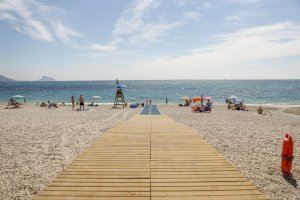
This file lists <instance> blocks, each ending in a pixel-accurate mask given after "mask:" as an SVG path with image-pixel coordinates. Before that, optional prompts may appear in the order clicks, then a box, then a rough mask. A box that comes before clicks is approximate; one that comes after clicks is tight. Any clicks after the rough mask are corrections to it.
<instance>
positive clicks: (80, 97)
mask: <svg viewBox="0 0 300 200" xmlns="http://www.w3.org/2000/svg"><path fill="white" fill-rule="evenodd" d="M81 106H82V108H83V110H84V99H83V96H82V95H80V96H79V110H81Z"/></svg>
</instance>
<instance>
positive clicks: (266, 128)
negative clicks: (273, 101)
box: [0, 104, 300, 199]
mask: <svg viewBox="0 0 300 200" xmlns="http://www.w3.org/2000/svg"><path fill="white" fill-rule="evenodd" d="M1 107H2V108H4V107H5V105H4V104H3V105H1ZM111 107H112V106H111V105H101V106H99V107H87V110H85V111H81V112H78V111H74V110H72V109H71V107H70V106H60V107H59V108H52V109H48V108H41V107H37V106H35V105H34V104H27V105H24V106H22V108H21V109H0V115H1V116H2V120H1V121H0V155H1V156H0V180H1V181H0V199H34V197H35V196H36V195H37V194H38V193H39V192H40V191H42V190H43V189H44V188H45V187H46V186H47V184H48V183H49V182H50V181H51V180H52V179H54V177H56V176H57V175H58V174H59V173H60V172H61V171H62V170H63V169H65V168H66V166H68V164H69V163H70V162H71V161H72V159H74V158H75V157H76V155H78V154H79V153H80V152H82V151H83V150H84V149H85V148H87V147H89V145H90V144H91V143H92V142H93V141H95V140H96V139H97V138H99V137H100V139H101V134H102V133H104V132H105V130H106V129H108V128H110V127H112V126H114V125H115V124H117V123H118V122H121V121H124V120H126V119H129V118H130V117H132V116H133V115H135V114H138V113H139V112H140V111H141V109H140V108H138V109H129V108H126V109H112V108H111ZM158 108H159V110H160V112H161V113H162V114H166V115H168V116H170V117H171V118H173V119H174V120H176V121H178V122H180V123H183V124H185V125H187V126H189V127H191V128H192V129H194V130H196V131H198V132H199V135H200V136H201V137H203V138H204V139H205V140H206V141H207V142H209V143H210V144H211V145H212V146H213V147H214V148H216V149H217V150H218V151H219V152H221V153H222V154H223V155H225V156H226V158H227V159H228V160H229V161H230V162H231V163H232V164H233V165H234V166H235V167H237V168H238V169H239V170H240V171H241V172H242V173H243V175H244V176H246V178H248V179H249V180H250V181H251V182H252V183H253V184H254V185H255V186H257V187H258V188H259V189H260V190H261V191H262V192H263V193H265V194H266V195H267V196H268V197H269V198H270V199H299V198H300V189H299V180H300V162H299V156H298V155H299V153H300V152H299V148H298V147H299V142H300V135H299V133H300V119H299V115H294V114H291V113H294V110H296V112H297V110H298V108H297V109H293V108H289V110H288V111H289V112H288V113H287V112H283V110H284V109H286V108H272V107H270V108H267V109H265V113H266V115H257V114H256V112H255V107H253V108H251V107H250V110H249V111H233V110H228V109H227V108H226V106H225V105H217V106H215V107H214V108H213V111H212V112H211V113H193V112H191V109H190V108H189V107H178V106H175V105H169V106H159V107H158ZM281 111H282V112H281ZM285 132H289V133H292V136H293V139H294V143H295V152H294V155H295V160H294V163H293V177H294V181H293V180H285V179H284V178H283V177H282V175H281V171H280V159H281V147H282V138H283V134H284V133H285ZM297 181H298V183H297Z"/></svg>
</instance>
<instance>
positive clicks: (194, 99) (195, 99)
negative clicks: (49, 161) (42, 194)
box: [192, 97, 202, 102]
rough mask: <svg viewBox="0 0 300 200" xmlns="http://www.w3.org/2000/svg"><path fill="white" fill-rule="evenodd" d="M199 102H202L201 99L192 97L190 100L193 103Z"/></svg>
mask: <svg viewBox="0 0 300 200" xmlns="http://www.w3.org/2000/svg"><path fill="white" fill-rule="evenodd" d="M201 100H202V97H194V98H193V99H192V101H193V102H199V101H201Z"/></svg>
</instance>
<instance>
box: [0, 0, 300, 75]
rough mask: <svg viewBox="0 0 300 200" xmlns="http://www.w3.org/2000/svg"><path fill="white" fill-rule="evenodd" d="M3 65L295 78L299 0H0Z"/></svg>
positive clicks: (2, 69) (4, 70) (59, 71)
mask: <svg viewBox="0 0 300 200" xmlns="http://www.w3.org/2000/svg"><path fill="white" fill-rule="evenodd" d="M0 74H1V75H5V76H7V77H9V78H13V79H16V80H37V79H39V78H40V77H41V76H43V75H47V76H51V77H54V78H55V79H56V80H113V79H115V78H118V79H121V80H122V79H123V80H130V79H133V80H145V79H147V80H149V79H150V80H157V79H299V78H300V0H285V1H282V0H131V1H129V0H116V1H108V0H85V1H82V0H70V1H61V0H44V1H42V0H23V1H22V0H7V1H6V0H0Z"/></svg>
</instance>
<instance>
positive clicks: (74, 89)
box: [0, 80, 300, 104]
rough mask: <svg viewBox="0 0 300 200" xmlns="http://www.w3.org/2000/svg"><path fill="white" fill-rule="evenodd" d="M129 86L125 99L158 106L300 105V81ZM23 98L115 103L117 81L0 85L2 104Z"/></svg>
mask: <svg viewBox="0 0 300 200" xmlns="http://www.w3.org/2000/svg"><path fill="white" fill-rule="evenodd" d="M120 82H121V83H122V84H125V85H127V88H126V89H125V97H126V99H127V100H128V101H129V102H143V101H145V99H146V98H151V99H152V101H153V102H154V103H157V104H160V103H164V102H165V99H166V97H168V100H169V102H170V103H179V102H180V101H181V100H180V97H181V96H190V97H193V96H200V95H201V94H202V95H204V96H206V95H208V96H212V97H213V98H214V101H215V102H217V103H224V101H225V98H226V97H228V96H230V95H236V96H239V97H241V98H242V99H243V100H244V101H245V102H246V103H262V104H265V103H269V104H300V80H155V81H154V80H153V81H144V80H139V81H133V80H131V81H120ZM17 94H18V95H23V96H25V97H26V99H27V101H29V102H41V101H47V100H51V101H56V102H61V101H64V102H69V101H70V97H71V96H72V95H74V96H75V97H76V99H77V98H78V96H79V95H80V94H82V95H83V96H84V97H85V100H86V101H89V100H90V97H92V96H94V95H98V96H101V97H102V99H101V102H103V103H111V102H113V99H114V94H115V81H56V82H9V83H0V101H7V100H8V99H9V97H11V96H13V95H17Z"/></svg>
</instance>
